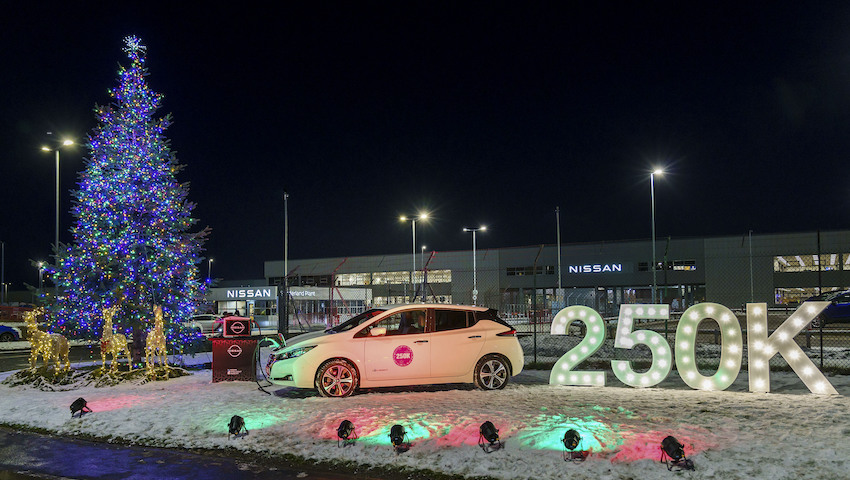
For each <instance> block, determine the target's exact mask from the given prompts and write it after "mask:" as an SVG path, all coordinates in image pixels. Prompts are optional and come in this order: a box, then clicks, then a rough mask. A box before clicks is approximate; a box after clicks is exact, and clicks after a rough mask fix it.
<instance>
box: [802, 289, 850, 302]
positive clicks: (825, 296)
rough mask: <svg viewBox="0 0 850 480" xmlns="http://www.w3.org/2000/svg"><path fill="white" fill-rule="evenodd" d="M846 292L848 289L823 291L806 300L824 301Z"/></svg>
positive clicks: (849, 291)
mask: <svg viewBox="0 0 850 480" xmlns="http://www.w3.org/2000/svg"><path fill="white" fill-rule="evenodd" d="M846 293H850V290H832V291H830V292H823V293H820V294H818V295H815V296H814V297H811V298H809V299H808V300H807V301H826V300H832V299H833V298H835V297H838V296H839V295H844V294H846Z"/></svg>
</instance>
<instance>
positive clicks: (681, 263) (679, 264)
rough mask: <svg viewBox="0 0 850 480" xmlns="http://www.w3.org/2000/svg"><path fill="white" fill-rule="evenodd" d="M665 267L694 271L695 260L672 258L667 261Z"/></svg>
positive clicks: (695, 266) (695, 267)
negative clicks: (670, 260)
mask: <svg viewBox="0 0 850 480" xmlns="http://www.w3.org/2000/svg"><path fill="white" fill-rule="evenodd" d="M667 269H668V270H675V271H682V272H695V271H696V269H697V262H696V260H673V261H672V262H667Z"/></svg>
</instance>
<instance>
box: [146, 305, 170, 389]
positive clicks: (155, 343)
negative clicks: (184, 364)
mask: <svg viewBox="0 0 850 480" xmlns="http://www.w3.org/2000/svg"><path fill="white" fill-rule="evenodd" d="M153 315H154V320H153V322H154V323H153V328H152V329H151V330H150V331H149V332H148V340H147V342H145V363H146V364H147V367H148V371H149V372H153V367H154V363H156V361H157V357H159V364H160V365H161V366H165V367H167V366H168V354H167V353H166V351H165V331H164V330H163V322H162V307H161V306H159V305H154V307H153ZM151 357H153V359H151Z"/></svg>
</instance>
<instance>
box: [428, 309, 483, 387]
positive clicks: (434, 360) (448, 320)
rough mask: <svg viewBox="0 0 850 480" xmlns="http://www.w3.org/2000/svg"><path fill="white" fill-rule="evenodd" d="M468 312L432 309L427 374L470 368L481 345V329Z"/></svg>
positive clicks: (447, 374) (450, 373)
mask: <svg viewBox="0 0 850 480" xmlns="http://www.w3.org/2000/svg"><path fill="white" fill-rule="evenodd" d="M474 323H475V320H474V317H473V314H472V312H467V311H465V310H455V309H442V308H436V309H434V333H433V334H431V376H433V377H457V376H460V375H464V374H466V373H468V372H471V371H472V369H473V368H474V367H475V363H476V362H477V361H478V359H479V358H480V355H481V349H482V348H483V346H484V332H481V331H478V330H477V329H476V328H475V327H474V326H471V325H473V324H474Z"/></svg>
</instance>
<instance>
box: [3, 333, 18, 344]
mask: <svg viewBox="0 0 850 480" xmlns="http://www.w3.org/2000/svg"><path fill="white" fill-rule="evenodd" d="M14 341H15V335H14V334H12V333H11V332H3V333H0V342H14Z"/></svg>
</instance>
